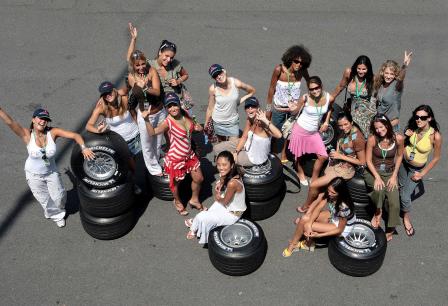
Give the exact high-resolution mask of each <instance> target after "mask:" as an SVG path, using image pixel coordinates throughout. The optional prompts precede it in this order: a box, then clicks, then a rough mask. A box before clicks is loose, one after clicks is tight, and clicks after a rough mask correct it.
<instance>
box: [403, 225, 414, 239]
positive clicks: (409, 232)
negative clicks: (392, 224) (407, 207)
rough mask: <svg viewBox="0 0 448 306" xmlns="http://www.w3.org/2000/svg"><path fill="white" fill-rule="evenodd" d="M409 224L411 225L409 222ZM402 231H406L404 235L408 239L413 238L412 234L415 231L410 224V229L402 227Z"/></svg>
mask: <svg viewBox="0 0 448 306" xmlns="http://www.w3.org/2000/svg"><path fill="white" fill-rule="evenodd" d="M409 224H411V223H410V222H409ZM404 230H405V231H406V235H408V237H411V236H414V234H415V229H414V227H413V226H412V224H411V226H410V227H406V226H404Z"/></svg>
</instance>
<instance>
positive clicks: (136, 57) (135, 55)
mask: <svg viewBox="0 0 448 306" xmlns="http://www.w3.org/2000/svg"><path fill="white" fill-rule="evenodd" d="M142 55H143V52H142V51H139V50H135V51H134V52H132V54H131V56H132V58H133V59H134V60H136V59H138V58H140V57H141V56H142Z"/></svg>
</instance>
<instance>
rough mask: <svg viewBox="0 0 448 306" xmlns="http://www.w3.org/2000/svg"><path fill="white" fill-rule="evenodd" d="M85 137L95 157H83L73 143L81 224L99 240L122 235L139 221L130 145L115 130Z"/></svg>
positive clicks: (73, 166) (73, 163) (73, 169)
mask: <svg viewBox="0 0 448 306" xmlns="http://www.w3.org/2000/svg"><path fill="white" fill-rule="evenodd" d="M83 138H84V141H85V145H86V146H87V147H88V148H90V149H91V150H92V151H93V152H94V153H95V159H94V160H90V161H89V160H84V157H83V155H82V153H81V149H80V147H79V146H78V145H75V146H74V148H73V150H72V156H71V167H72V171H73V173H74V174H75V176H76V177H77V179H78V185H77V189H78V196H79V202H80V207H79V213H80V217H81V223H82V226H83V228H84V230H85V231H86V232H87V233H88V234H89V235H90V236H92V237H94V238H96V239H101V240H111V239H117V238H120V237H122V236H124V235H126V234H127V233H128V232H130V231H131V230H132V228H133V227H134V226H135V223H136V220H137V214H136V208H135V195H134V183H133V180H132V176H131V174H130V171H129V164H128V162H129V158H130V156H129V149H128V146H127V144H126V142H125V141H124V139H123V138H122V137H121V136H120V135H118V134H117V133H115V132H112V131H108V132H106V133H103V134H94V133H89V132H86V133H84V134H83Z"/></svg>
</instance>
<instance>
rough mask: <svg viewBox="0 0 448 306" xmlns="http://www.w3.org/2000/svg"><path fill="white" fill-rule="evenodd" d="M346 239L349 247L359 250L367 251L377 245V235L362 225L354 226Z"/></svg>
mask: <svg viewBox="0 0 448 306" xmlns="http://www.w3.org/2000/svg"><path fill="white" fill-rule="evenodd" d="M344 239H345V241H346V242H347V244H348V245H350V246H351V247H354V248H357V249H367V248H370V247H373V246H374V245H375V244H376V239H375V233H374V232H373V231H372V229H371V228H369V227H367V226H365V225H362V224H356V225H354V226H353V229H352V231H351V232H350V233H349V234H348V235H347V236H345V238H344Z"/></svg>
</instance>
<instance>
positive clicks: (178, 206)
mask: <svg viewBox="0 0 448 306" xmlns="http://www.w3.org/2000/svg"><path fill="white" fill-rule="evenodd" d="M173 197H174V208H176V210H177V212H178V213H179V214H180V215H181V216H186V215H188V211H187V210H186V209H185V206H184V204H183V203H182V201H181V199H180V196H179V182H178V181H176V180H174V191H173Z"/></svg>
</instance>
